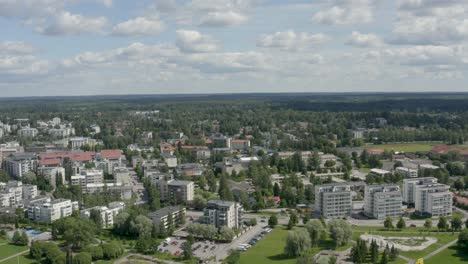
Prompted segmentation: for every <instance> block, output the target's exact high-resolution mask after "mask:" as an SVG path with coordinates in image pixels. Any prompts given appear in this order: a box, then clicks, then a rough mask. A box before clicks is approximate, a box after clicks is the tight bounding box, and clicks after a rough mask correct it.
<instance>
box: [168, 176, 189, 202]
mask: <svg viewBox="0 0 468 264" xmlns="http://www.w3.org/2000/svg"><path fill="white" fill-rule="evenodd" d="M167 190H168V197H169V200H171V199H174V200H176V201H177V202H179V203H180V202H191V201H193V197H194V195H195V184H194V183H193V182H192V181H180V180H172V181H169V182H168V183H167Z"/></svg>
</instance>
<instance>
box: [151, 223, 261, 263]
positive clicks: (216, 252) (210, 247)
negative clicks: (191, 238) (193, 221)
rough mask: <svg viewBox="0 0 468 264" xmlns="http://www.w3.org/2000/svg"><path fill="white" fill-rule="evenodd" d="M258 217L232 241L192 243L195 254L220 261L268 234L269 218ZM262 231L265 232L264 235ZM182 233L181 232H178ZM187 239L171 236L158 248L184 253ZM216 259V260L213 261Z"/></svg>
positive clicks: (167, 251) (206, 259) (215, 261)
mask: <svg viewBox="0 0 468 264" xmlns="http://www.w3.org/2000/svg"><path fill="white" fill-rule="evenodd" d="M253 217H256V218H257V225H256V226H253V227H251V228H250V229H249V230H247V231H245V232H244V233H243V234H241V235H240V236H239V237H238V238H236V239H234V240H233V241H232V242H231V243H216V242H213V241H207V240H206V241H196V242H195V243H194V244H193V245H192V249H193V254H194V256H196V257H198V258H200V259H201V260H204V261H208V260H211V261H210V262H209V263H217V262H218V261H220V260H222V259H224V258H226V257H227V256H228V255H229V253H230V251H231V250H236V248H238V246H239V245H241V244H249V242H251V241H252V239H254V238H258V239H261V237H262V236H263V235H264V234H266V232H265V231H264V228H265V227H266V226H267V222H268V219H267V218H266V217H264V216H263V217H261V216H253ZM262 232H263V233H264V234H263V235H262ZM177 234H180V233H177ZM185 241H186V239H185V238H182V237H178V236H175V237H171V239H170V241H169V242H167V243H162V244H161V245H160V246H159V247H158V250H159V251H160V252H165V253H169V254H172V255H180V254H183V250H182V244H183V243H184V242H185ZM213 260H214V261H213Z"/></svg>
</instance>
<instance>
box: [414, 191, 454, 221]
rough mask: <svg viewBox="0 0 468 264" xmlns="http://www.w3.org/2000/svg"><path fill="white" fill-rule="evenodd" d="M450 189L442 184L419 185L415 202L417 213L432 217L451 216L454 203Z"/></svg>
mask: <svg viewBox="0 0 468 264" xmlns="http://www.w3.org/2000/svg"><path fill="white" fill-rule="evenodd" d="M449 188H450V187H449V186H448V185H445V184H440V183H434V184H426V185H417V186H416V189H415V202H414V205H415V209H416V212H419V213H420V214H424V215H430V216H432V217H434V216H447V215H451V214H452V203H453V201H452V193H451V192H450V191H449Z"/></svg>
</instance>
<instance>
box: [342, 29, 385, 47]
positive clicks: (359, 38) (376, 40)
mask: <svg viewBox="0 0 468 264" xmlns="http://www.w3.org/2000/svg"><path fill="white" fill-rule="evenodd" d="M346 44H348V45H351V46H356V47H360V48H368V47H379V46H381V45H382V44H383V42H382V40H381V39H380V37H379V36H377V35H374V34H362V33H360V32H358V31H353V32H352V33H351V36H350V37H349V39H348V40H347V41H346Z"/></svg>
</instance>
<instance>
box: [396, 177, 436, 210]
mask: <svg viewBox="0 0 468 264" xmlns="http://www.w3.org/2000/svg"><path fill="white" fill-rule="evenodd" d="M433 183H437V178H434V177H425V178H414V179H403V202H404V203H406V204H414V202H415V201H416V199H415V196H416V186H418V185H427V184H433Z"/></svg>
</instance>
